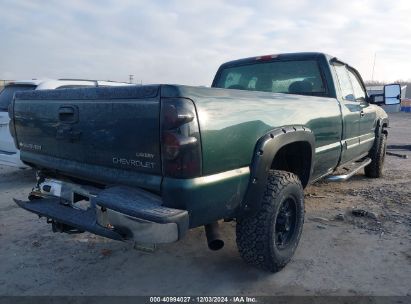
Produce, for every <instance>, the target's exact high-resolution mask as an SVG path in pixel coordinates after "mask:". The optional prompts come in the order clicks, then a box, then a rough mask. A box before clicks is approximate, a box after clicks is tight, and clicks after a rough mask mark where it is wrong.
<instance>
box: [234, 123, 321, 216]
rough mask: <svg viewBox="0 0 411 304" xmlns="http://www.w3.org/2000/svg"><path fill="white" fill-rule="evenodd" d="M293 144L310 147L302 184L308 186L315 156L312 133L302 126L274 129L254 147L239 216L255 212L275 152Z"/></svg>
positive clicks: (257, 208)
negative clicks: (309, 157) (303, 143)
mask: <svg viewBox="0 0 411 304" xmlns="http://www.w3.org/2000/svg"><path fill="white" fill-rule="evenodd" d="M294 142H308V143H309V144H310V146H311V164H310V166H311V167H310V173H309V176H308V178H307V180H306V181H302V183H303V184H305V185H306V184H308V183H309V179H310V177H311V175H312V172H313V166H314V155H315V137H314V133H313V132H312V131H311V130H310V129H309V128H307V127H304V126H287V127H281V128H276V129H273V130H271V131H269V132H268V133H266V134H265V135H264V136H263V137H261V138H260V139H259V140H258V141H257V144H256V146H255V149H254V154H253V159H252V162H251V165H250V180H249V184H248V187H247V191H246V194H245V196H244V199H243V201H242V203H241V212H240V213H241V214H244V213H245V214H250V213H254V212H257V211H258V210H259V208H260V205H261V200H262V198H263V194H264V191H265V186H266V181H267V177H268V171H269V170H270V168H271V164H272V162H273V160H274V157H275V155H276V154H277V152H278V151H279V150H280V149H281V148H282V147H284V146H286V145H288V144H291V143H294Z"/></svg>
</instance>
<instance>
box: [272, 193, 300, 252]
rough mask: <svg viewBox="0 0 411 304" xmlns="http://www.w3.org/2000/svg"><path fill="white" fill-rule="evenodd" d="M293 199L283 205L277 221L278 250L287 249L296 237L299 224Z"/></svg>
mask: <svg viewBox="0 0 411 304" xmlns="http://www.w3.org/2000/svg"><path fill="white" fill-rule="evenodd" d="M296 206H297V205H296V203H295V200H294V199H293V198H287V199H286V200H284V201H283V202H282V203H281V206H280V210H279V212H278V214H277V218H276V221H275V233H274V237H275V244H276V246H277V248H278V249H284V248H286V247H287V246H288V245H289V243H290V241H291V239H292V238H293V236H294V233H295V230H296V223H297V220H296V219H297V207H296Z"/></svg>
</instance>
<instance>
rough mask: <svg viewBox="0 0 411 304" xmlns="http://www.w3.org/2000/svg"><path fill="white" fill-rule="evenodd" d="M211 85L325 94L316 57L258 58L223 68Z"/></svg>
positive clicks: (286, 92) (228, 87)
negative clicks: (269, 59)
mask: <svg viewBox="0 0 411 304" xmlns="http://www.w3.org/2000/svg"><path fill="white" fill-rule="evenodd" d="M214 87H217V88H225V89H237V90H248V91H263V92H272V93H285V94H300V95H314V96H328V95H327V90H326V85H325V82H324V78H323V77H322V74H321V70H320V66H319V64H318V62H317V61H316V60H288V61H269V62H261V61H260V62H256V63H251V64H250V63H249V64H244V65H238V66H233V67H227V68H223V69H222V70H221V71H220V73H219V76H218V78H217V81H216V82H215V85H214Z"/></svg>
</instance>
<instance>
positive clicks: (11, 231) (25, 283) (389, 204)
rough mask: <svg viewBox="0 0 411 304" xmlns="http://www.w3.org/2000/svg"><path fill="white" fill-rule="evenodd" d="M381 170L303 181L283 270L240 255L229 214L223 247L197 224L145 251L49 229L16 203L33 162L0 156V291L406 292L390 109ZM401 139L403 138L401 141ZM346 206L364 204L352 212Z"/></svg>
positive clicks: (406, 219)
mask: <svg viewBox="0 0 411 304" xmlns="http://www.w3.org/2000/svg"><path fill="white" fill-rule="evenodd" d="M388 144H389V145H391V146H392V147H394V148H395V150H391V151H392V152H395V153H400V154H405V155H408V159H403V158H399V157H396V156H387V158H386V170H385V177H384V178H381V179H376V180H373V179H367V178H366V177H365V176H364V175H363V172H360V173H359V174H357V175H356V176H354V177H353V178H352V179H351V180H350V181H348V182H345V183H327V182H324V181H322V182H318V183H316V184H314V185H312V186H310V187H309V188H308V189H306V223H305V225H304V232H303V235H302V239H301V242H300V245H299V248H298V249H297V252H296V254H295V256H294V258H293V260H292V261H291V262H290V264H289V265H287V266H286V267H285V269H283V270H282V271H281V272H279V273H276V274H270V273H266V272H262V271H260V270H257V269H254V268H252V267H249V266H247V265H245V264H244V263H243V262H242V260H241V258H240V256H239V254H238V252H237V248H236V245H235V230H234V227H235V224H234V223H233V222H231V223H225V224H224V226H223V234H224V236H225V243H226V245H225V247H224V248H223V249H222V250H220V251H217V252H211V251H209V250H208V249H207V245H206V241H205V235H204V231H203V229H201V228H198V229H194V230H192V231H190V232H189V233H188V235H187V237H186V238H185V239H184V240H182V241H181V242H178V243H174V244H168V245H162V246H160V247H159V248H157V250H156V251H155V252H153V253H144V252H140V251H136V250H134V249H133V248H132V246H131V245H129V244H127V243H121V242H116V241H111V240H107V239H104V238H101V237H98V236H94V235H92V234H88V233H84V234H79V235H66V234H60V233H57V234H55V233H52V232H51V229H50V226H49V225H47V224H46V223H45V220H44V219H38V218H37V217H36V216H35V215H33V214H31V213H28V212H26V211H24V210H21V209H19V208H18V207H17V206H16V205H15V204H14V203H13V201H12V198H13V197H15V198H20V199H25V198H26V197H27V194H28V193H29V191H30V190H31V187H32V186H33V185H34V172H33V171H31V170H24V171H22V170H14V169H10V168H7V167H1V166H0V191H1V193H2V195H1V197H0V260H1V263H0V273H1V276H0V295H400V296H404V295H408V296H410V295H411V283H410V282H411V196H410V194H411V151H410V150H401V149H400V148H407V147H408V148H410V147H411V115H410V114H409V113H398V114H392V115H391V129H390V130H389V140H388ZM404 145H406V147H401V146H404ZM353 208H356V209H360V210H365V211H367V212H368V213H367V214H366V215H365V216H354V215H353V214H352V210H353Z"/></svg>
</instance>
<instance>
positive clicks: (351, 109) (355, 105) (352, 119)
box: [333, 62, 363, 164]
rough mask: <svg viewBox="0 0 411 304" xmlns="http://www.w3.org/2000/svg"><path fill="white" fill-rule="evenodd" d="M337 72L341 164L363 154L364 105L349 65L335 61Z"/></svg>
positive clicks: (334, 65)
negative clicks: (357, 92) (362, 116)
mask: <svg viewBox="0 0 411 304" xmlns="http://www.w3.org/2000/svg"><path fill="white" fill-rule="evenodd" d="M333 67H334V71H335V74H336V76H337V78H338V85H339V88H340V90H339V91H340V94H338V95H339V96H338V99H339V101H340V104H341V113H342V120H343V132H342V137H341V138H342V139H341V141H342V142H341V143H342V151H341V160H340V164H344V163H346V162H349V161H351V160H354V159H355V158H358V157H359V156H360V155H361V147H360V120H361V115H362V114H361V111H362V110H363V107H362V105H361V102H359V101H358V100H356V98H355V95H354V89H353V86H352V83H351V80H350V76H349V74H348V70H347V66H346V65H345V64H344V63H341V62H333Z"/></svg>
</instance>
